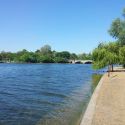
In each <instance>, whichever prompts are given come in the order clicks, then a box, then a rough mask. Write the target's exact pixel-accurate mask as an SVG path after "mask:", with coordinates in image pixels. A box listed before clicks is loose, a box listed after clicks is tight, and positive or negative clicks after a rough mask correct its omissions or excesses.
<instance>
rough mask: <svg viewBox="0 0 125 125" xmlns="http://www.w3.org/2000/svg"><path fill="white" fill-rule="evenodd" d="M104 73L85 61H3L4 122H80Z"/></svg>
mask: <svg viewBox="0 0 125 125" xmlns="http://www.w3.org/2000/svg"><path fill="white" fill-rule="evenodd" d="M99 79H100V75H95V74H94V71H93V70H92V67H91V65H84V64H78V65H73V64H0V125H77V124H79V122H80V118H81V116H82V114H83V113H84V111H85V109H86V105H87V104H88V102H89V99H90V97H91V95H92V93H93V90H94V88H95V87H96V85H97V83H98V81H99Z"/></svg>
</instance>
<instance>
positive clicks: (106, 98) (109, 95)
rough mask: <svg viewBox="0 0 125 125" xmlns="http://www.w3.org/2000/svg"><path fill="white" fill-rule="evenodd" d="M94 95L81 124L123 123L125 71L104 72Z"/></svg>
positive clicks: (116, 124)
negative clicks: (109, 73) (94, 97)
mask: <svg viewBox="0 0 125 125" xmlns="http://www.w3.org/2000/svg"><path fill="white" fill-rule="evenodd" d="M96 95H97V97H96V101H95V100H94V103H93V104H94V106H93V108H92V105H91V104H90V106H89V111H88V112H89V113H86V114H88V116H87V115H86V116H87V117H88V120H87V119H86V118H87V117H86V118H85V119H86V120H83V123H82V124H81V125H125V72H113V73H111V76H110V77H108V76H107V74H105V75H104V76H103V81H102V84H101V86H100V88H99V90H98V91H97V90H96ZM90 102H91V101H90ZM90 112H91V113H90ZM92 112H93V113H92ZM89 117H91V118H89ZM83 119H84V118H83ZM90 120H91V121H90ZM85 121H86V122H85Z"/></svg>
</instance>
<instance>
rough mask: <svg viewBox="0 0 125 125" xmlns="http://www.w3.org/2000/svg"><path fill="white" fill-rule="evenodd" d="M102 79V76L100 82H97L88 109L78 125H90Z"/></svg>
mask: <svg viewBox="0 0 125 125" xmlns="http://www.w3.org/2000/svg"><path fill="white" fill-rule="evenodd" d="M103 79H104V75H103V76H102V78H101V80H100V81H99V83H98V85H97V87H96V89H95V91H94V93H93V95H92V97H91V99H90V101H89V104H88V107H87V109H86V111H85V114H84V115H83V118H82V120H81V123H80V125H92V120H93V116H94V112H95V108H96V102H97V97H98V95H99V91H100V88H101V86H102V84H103Z"/></svg>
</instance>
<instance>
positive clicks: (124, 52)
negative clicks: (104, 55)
mask: <svg viewBox="0 0 125 125" xmlns="http://www.w3.org/2000/svg"><path fill="white" fill-rule="evenodd" d="M119 58H120V64H122V65H123V67H124V68H125V46H123V47H121V48H120V50H119Z"/></svg>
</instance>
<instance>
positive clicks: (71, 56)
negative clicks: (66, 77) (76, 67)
mask: <svg viewBox="0 0 125 125" xmlns="http://www.w3.org/2000/svg"><path fill="white" fill-rule="evenodd" d="M70 59H71V60H74V61H75V60H76V59H78V56H77V55H76V54H75V53H71V54H70Z"/></svg>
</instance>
